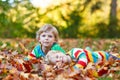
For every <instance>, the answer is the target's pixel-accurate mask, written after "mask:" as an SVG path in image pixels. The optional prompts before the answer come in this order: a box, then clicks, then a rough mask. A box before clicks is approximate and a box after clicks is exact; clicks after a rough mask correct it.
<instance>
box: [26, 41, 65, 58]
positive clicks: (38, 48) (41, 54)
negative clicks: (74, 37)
mask: <svg viewBox="0 0 120 80" xmlns="http://www.w3.org/2000/svg"><path fill="white" fill-rule="evenodd" d="M50 50H58V51H61V52H63V53H65V51H64V50H63V48H62V47H60V45H59V44H58V43H54V44H53V45H52V47H51V49H50ZM45 55H46V54H45V53H44V52H43V51H42V49H41V45H40V44H38V45H37V46H35V48H34V49H33V50H32V52H31V53H30V54H29V55H28V56H27V57H26V58H25V60H29V59H34V58H40V57H43V58H44V57H45Z"/></svg>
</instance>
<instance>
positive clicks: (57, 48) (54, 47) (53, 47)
mask: <svg viewBox="0 0 120 80" xmlns="http://www.w3.org/2000/svg"><path fill="white" fill-rule="evenodd" d="M51 50H58V51H61V52H63V53H65V50H64V49H63V48H62V47H61V46H60V45H59V44H58V43H54V44H53V46H52V48H51Z"/></svg>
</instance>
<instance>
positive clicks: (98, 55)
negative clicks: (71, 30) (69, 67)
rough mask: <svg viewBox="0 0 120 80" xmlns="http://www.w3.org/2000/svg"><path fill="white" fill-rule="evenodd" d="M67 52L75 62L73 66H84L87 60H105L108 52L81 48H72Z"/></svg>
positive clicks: (108, 55)
mask: <svg viewBox="0 0 120 80" xmlns="http://www.w3.org/2000/svg"><path fill="white" fill-rule="evenodd" d="M68 54H69V55H70V57H71V58H72V59H73V61H74V62H76V64H75V66H74V68H84V67H86V66H87V64H88V63H89V62H93V63H96V62H98V61H99V60H101V61H106V60H108V59H109V57H110V54H109V53H108V52H105V51H95V52H93V51H91V50H87V49H81V48H73V49H71V50H70V51H69V52H68Z"/></svg>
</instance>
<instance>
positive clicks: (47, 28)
mask: <svg viewBox="0 0 120 80" xmlns="http://www.w3.org/2000/svg"><path fill="white" fill-rule="evenodd" d="M49 31H51V32H52V33H53V34H54V37H55V41H56V42H58V37H59V36H58V30H57V29H56V28H55V27H54V26H53V25H51V24H45V25H43V26H42V27H41V28H40V29H39V30H38V31H37V32H36V39H37V41H38V40H39V39H40V35H41V33H43V32H49Z"/></svg>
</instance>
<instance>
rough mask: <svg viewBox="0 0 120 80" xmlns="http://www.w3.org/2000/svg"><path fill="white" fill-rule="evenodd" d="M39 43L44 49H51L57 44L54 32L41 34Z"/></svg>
mask: <svg viewBox="0 0 120 80" xmlns="http://www.w3.org/2000/svg"><path fill="white" fill-rule="evenodd" d="M39 42H40V43H41V45H42V46H43V47H51V46H52V45H53V43H54V42H55V36H54V34H53V33H52V32H50V31H49V32H43V33H41V34H40V40H39Z"/></svg>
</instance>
